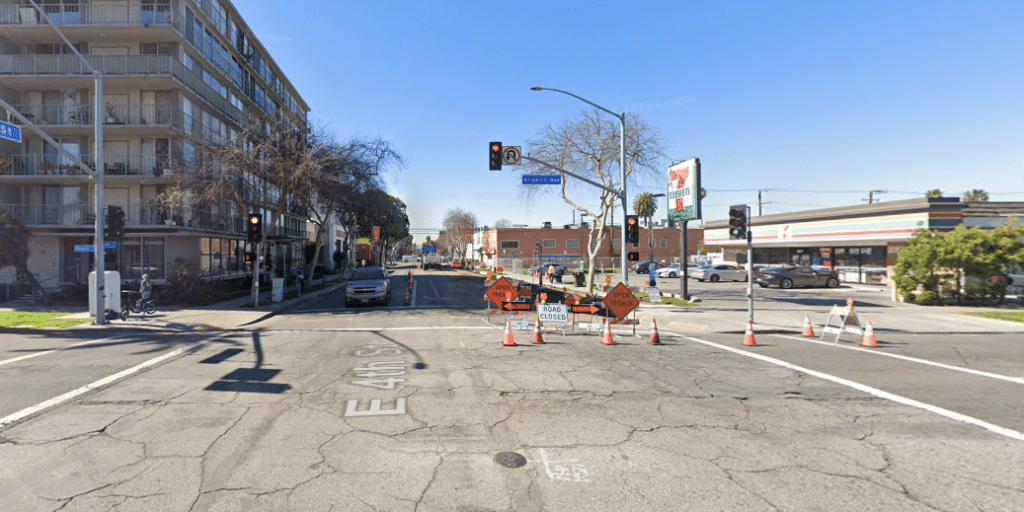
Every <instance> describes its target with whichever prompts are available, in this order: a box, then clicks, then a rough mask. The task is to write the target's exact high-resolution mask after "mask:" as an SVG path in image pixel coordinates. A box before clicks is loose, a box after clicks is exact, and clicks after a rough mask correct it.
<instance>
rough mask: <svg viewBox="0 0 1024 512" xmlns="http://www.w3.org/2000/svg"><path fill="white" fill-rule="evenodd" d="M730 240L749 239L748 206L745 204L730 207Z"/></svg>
mask: <svg viewBox="0 0 1024 512" xmlns="http://www.w3.org/2000/svg"><path fill="white" fill-rule="evenodd" d="M729 239H730V240H746V239H747V205H745V204H736V205H732V206H730V207H729Z"/></svg>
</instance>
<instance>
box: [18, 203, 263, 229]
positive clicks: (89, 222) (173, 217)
mask: <svg viewBox="0 0 1024 512" xmlns="http://www.w3.org/2000/svg"><path fill="white" fill-rule="evenodd" d="M0 207H2V208H4V209H7V210H8V211H10V212H11V213H13V214H14V216H16V217H18V218H19V219H21V221H22V223H24V224H25V225H26V226H29V227H34V226H74V227H90V226H94V225H95V219H96V216H95V212H96V208H95V207H94V206H93V205H92V204H73V205H67V204H0ZM125 226H126V227H127V228H128V229H132V228H145V227H149V228H152V227H154V226H176V227H179V228H182V229H190V230H195V231H203V232H216V233H221V234H232V235H241V234H244V233H245V219H244V218H242V217H238V216H235V215H230V214H223V213H217V212H213V211H211V210H206V209H202V208H165V207H163V206H160V205H158V204H154V203H151V202H150V203H131V204H129V205H128V207H127V209H125Z"/></svg>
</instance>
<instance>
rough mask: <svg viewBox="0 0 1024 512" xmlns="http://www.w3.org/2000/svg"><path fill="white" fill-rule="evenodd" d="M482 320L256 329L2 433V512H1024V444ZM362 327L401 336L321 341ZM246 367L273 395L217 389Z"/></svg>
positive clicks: (713, 362)
mask: <svg viewBox="0 0 1024 512" xmlns="http://www.w3.org/2000/svg"><path fill="white" fill-rule="evenodd" d="M486 320H487V319H486V315H480V314H477V313H475V312H453V313H450V314H449V313H444V314H439V313H435V314H432V315H427V314H424V313H423V312H422V311H420V312H417V313H416V314H415V318H407V317H401V316H400V315H399V314H397V313H394V312H379V313H377V312H372V311H368V312H365V313H362V314H360V315H359V316H358V317H354V316H352V315H348V316H346V317H345V318H344V319H343V320H341V319H337V318H333V317H332V316H331V315H330V314H307V315H287V316H285V315H282V316H280V317H277V318H275V319H273V320H272V321H269V322H264V323H263V324H261V325H260V329H259V332H258V335H253V334H252V333H250V332H248V331H239V332H238V333H234V334H232V335H231V336H230V337H229V338H230V339H228V338H225V339H223V340H218V341H215V342H211V343H210V344H208V345H206V346H203V347H201V348H200V349H198V350H196V351H194V352H191V353H187V354H185V355H183V356H181V357H179V358H177V359H174V360H171V361H168V362H166V363H164V364H162V365H160V366H158V367H155V368H152V369H150V370H148V371H145V372H142V373H139V374H138V375H134V376H132V377H131V378H129V379H127V380H124V381H122V382H119V383H117V384H115V385H113V386H110V387H107V388H105V389H102V390H99V391H96V392H93V393H91V394H88V395H86V396H84V397H82V398H80V399H79V400H77V401H74V402H71V403H68V404H65V405H63V406H61V407H58V408H56V409H54V410H51V411H48V412H46V413H44V414H41V415H39V416H37V417H34V418H31V419H29V420H27V421H25V422H23V423H20V424H17V425H15V426H13V427H11V428H8V429H6V430H4V431H3V432H2V433H0V469H2V472H0V496H2V498H0V501H2V502H3V503H2V506H0V509H2V510H4V511H5V512H22V511H25V512H28V511H32V512H37V511H56V510H60V511H65V512H70V511H96V510H104V511H118V512H119V511H137V510H147V511H188V512H213V511H217V512H221V511H254V510H268V511H269V510H304V511H305V510H308V511H324V512H329V511H343V510H344V511H430V510H465V511H513V510H515V511H524V510H525V511H549V510H573V511H579V510H651V511H675V510H723V511H734V510H744V511H829V512H833V511H837V510H838V511H842V510H849V511H858V512H859V511H864V510H879V511H893V510H900V511H948V512H954V511H956V512H959V511H965V510H970V511H993V512H995V511H1012V510H1024V443H1021V442H1019V441H1015V440H1012V439H1007V438H1005V437H1000V436H998V435H995V434H993V433H991V432H987V431H985V430H982V429H979V428H977V427H974V426H971V425H968V424H964V423H960V422H956V421H952V420H949V419H946V418H943V417H940V416H937V415H935V414H932V413H929V412H927V411H922V410H919V409H914V408H910V407H907V406H904V405H900V404H897V403H893V402H890V401H887V400H883V399H879V398H875V397H871V396H869V395H866V394H864V393H861V392H858V391H855V390H853V389H849V388H845V387H842V386H839V385H836V384H833V383H830V382H826V381H823V380H820V379H817V378H813V377H810V376H808V375H806V374H804V373H802V372H798V371H794V370H790V369H786V368H782V367H778V366H773V365H768V364H765V363H763V362H759V361H756V360H752V359H747V358H743V357H737V356H736V355H734V354H730V353H727V352H723V351H720V350H715V349H714V348H712V347H709V346H705V345H701V344H695V343H689V342H687V341H686V340H685V339H684V338H681V337H671V338H663V341H665V342H666V344H665V345H661V346H650V345H648V344H647V343H646V340H645V338H640V337H630V336H626V335H622V334H619V333H617V338H618V339H617V341H618V342H619V344H618V345H616V346H606V345H603V344H601V343H600V341H599V340H600V338H599V337H598V336H596V335H579V334H575V335H566V336H563V335H561V334H560V333H556V332H553V331H551V332H548V333H545V339H546V341H547V343H545V344H543V345H533V344H529V341H528V340H529V335H530V334H531V333H532V330H531V331H515V337H516V339H517V341H518V342H519V343H520V345H519V346H517V347H503V346H502V345H501V339H502V327H503V326H502V325H498V323H497V322H495V323H494V324H488V323H487V322H486ZM431 325H432V326H440V327H445V328H444V329H428V328H424V329H417V328H415V326H425V327H427V326H431ZM313 326H315V327H316V329H312V328H311V327H313ZM360 326H362V327H366V328H372V327H384V326H387V327H392V328H393V329H391V330H387V331H383V332H382V331H373V330H336V331H330V330H324V329H325V328H329V327H339V328H340V327H360ZM396 326H404V327H406V329H397V328H394V327H396ZM640 334H641V335H643V334H645V332H641V333H640ZM723 339H732V338H723ZM254 340H258V342H256V343H254ZM524 342H525V343H526V344H524ZM731 343H734V341H733V342H731ZM226 347H239V348H243V349H244V351H243V352H241V353H239V354H237V355H234V356H231V357H228V358H227V359H225V360H224V361H222V362H220V363H217V364H203V363H201V361H203V360H205V359H207V358H210V357H211V356H214V355H217V354H218V353H220V352H221V351H223V350H224V349H225V348H226ZM367 347H372V348H367ZM374 351H377V352H374ZM366 354H373V355H366ZM399 362H401V364H400V366H402V367H403V368H404V370H401V372H402V373H400V374H399V373H398V372H397V371H394V370H393V369H392V370H382V368H384V367H388V368H394V367H396V366H398V365H399ZM416 362H421V363H423V366H425V368H422V369H417V368H415V367H414V363H416ZM371 363H379V366H374V367H368V366H367V365H368V364H371ZM368 368H370V369H372V370H373V371H368ZM239 370H243V371H244V370H249V371H250V373H252V370H260V371H262V372H265V375H266V376H270V378H269V380H266V381H255V380H252V381H246V382H244V383H243V384H244V385H245V386H243V387H229V388H227V390H221V389H220V388H214V387H211V384H213V383H215V382H225V381H230V382H237V379H236V380H234V381H232V380H231V378H230V376H233V375H239V373H236V372H238V371H239ZM378 370H380V371H378ZM359 373H363V374H364V375H369V377H365V376H360V375H357V374H359ZM392 374H397V375H392ZM247 375H248V374H247ZM254 375H255V374H254ZM260 375H264V374H260ZM388 378H398V379H403V380H402V381H390V382H389V381H387V380H384V379H388ZM357 381H361V382H364V384H355V383H354V382H357ZM366 382H375V383H376V384H375V385H374V384H366ZM281 385H287V387H282V386H281ZM275 386H276V387H275ZM375 386H376V387H375ZM389 386H390V388H389ZM400 399H404V403H405V404H406V407H407V408H406V411H405V413H404V414H389V413H386V412H383V413H381V414H376V415H365V414H364V415H359V414H356V415H353V414H352V412H351V411H350V410H349V407H350V401H352V400H356V401H357V404H356V406H355V409H354V410H355V411H362V412H366V411H368V408H372V406H371V404H370V402H371V400H381V403H380V404H379V409H380V411H391V410H392V409H394V408H396V407H397V403H398V400H400ZM370 412H372V411H370ZM505 451H511V452H515V453H519V454H521V455H523V456H525V457H526V460H527V463H526V465H525V466H523V467H521V468H506V467H504V466H501V465H499V464H497V463H496V462H495V460H494V457H495V455H496V454H498V453H499V452H505Z"/></svg>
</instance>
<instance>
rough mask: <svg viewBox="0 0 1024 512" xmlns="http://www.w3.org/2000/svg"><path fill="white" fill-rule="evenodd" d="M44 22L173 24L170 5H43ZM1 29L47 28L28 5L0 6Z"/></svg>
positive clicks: (106, 25)
mask: <svg viewBox="0 0 1024 512" xmlns="http://www.w3.org/2000/svg"><path fill="white" fill-rule="evenodd" d="M41 7H42V8H43V11H45V13H46V18H47V19H49V21H50V22H52V23H53V24H54V25H60V26H62V27H78V26H91V25H95V26H104V27H109V26H126V25H128V26H130V25H138V26H143V27H149V26H153V25H172V24H175V23H176V20H175V13H174V11H173V10H172V9H171V4H170V3H165V4H147V5H139V4H127V3H125V4H124V5H100V4H44V5H42V6H41ZM0 25H20V26H23V27H36V26H42V27H46V25H47V20H46V19H44V18H43V15H42V14H40V13H39V11H38V10H36V8H35V7H33V6H31V5H0Z"/></svg>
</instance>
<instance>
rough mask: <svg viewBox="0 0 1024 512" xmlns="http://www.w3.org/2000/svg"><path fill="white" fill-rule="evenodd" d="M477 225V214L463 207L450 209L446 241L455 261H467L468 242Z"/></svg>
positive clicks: (446, 219)
mask: <svg viewBox="0 0 1024 512" xmlns="http://www.w3.org/2000/svg"><path fill="white" fill-rule="evenodd" d="M476 225H477V219H476V215H473V214H472V213H470V212H467V211H465V210H462V209H461V208H453V209H451V210H448V213H446V214H445V216H444V229H445V231H444V235H445V241H446V242H447V247H448V250H449V254H451V255H452V260H453V261H454V260H456V259H458V260H461V261H462V262H463V263H465V260H466V244H468V243H469V242H470V240H471V239H472V237H473V229H474V228H475V227H476Z"/></svg>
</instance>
